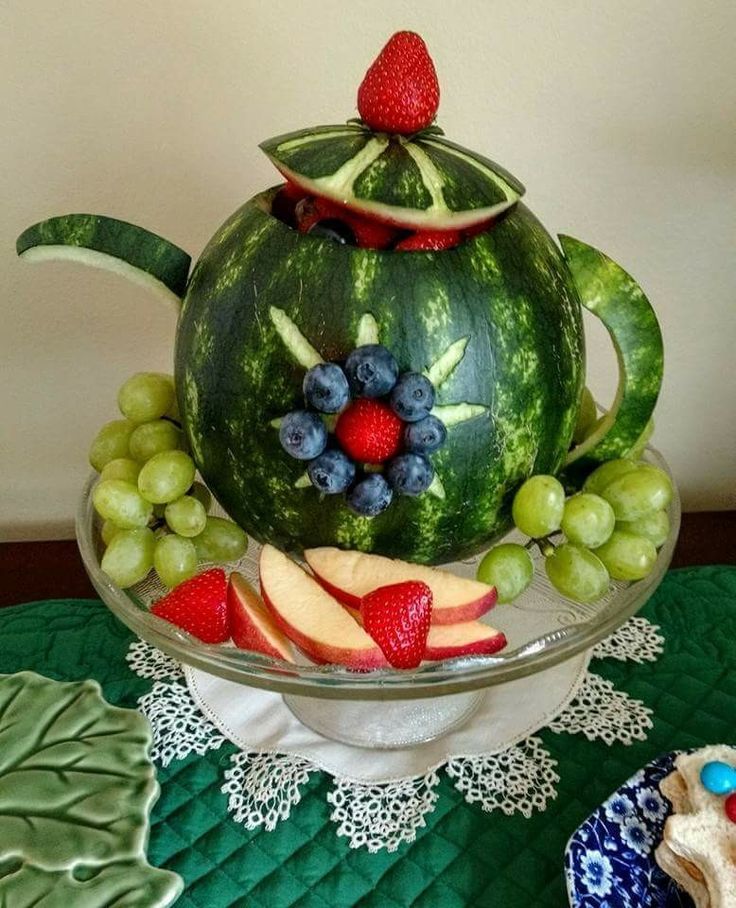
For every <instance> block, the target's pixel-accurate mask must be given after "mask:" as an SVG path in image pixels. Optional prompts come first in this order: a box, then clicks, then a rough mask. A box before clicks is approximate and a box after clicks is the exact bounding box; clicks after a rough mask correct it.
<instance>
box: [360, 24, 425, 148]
mask: <svg viewBox="0 0 736 908" xmlns="http://www.w3.org/2000/svg"><path fill="white" fill-rule="evenodd" d="M439 103H440V86H439V84H438V82H437V73H436V72H435V68H434V63H432V58H431V57H430V56H429V53H428V51H427V45H426V44H425V43H424V41H422V39H421V38H420V37H419V35H417V34H416V33H415V32H396V34H395V35H392V36H391V37H390V38H389V40H388V43H387V44H386V46H385V47H384V48H383V50H382V51H381V53H380V54H379V55H378V56H377V57H376V59H375V60H374V61H373V63H372V64H371V67H370V69H369V70H368V72H367V73H366V74H365V76H364V77H363V81H362V82H361V83H360V88H359V89H358V111H359V113H360V115H361V117H362V118H363V120H364V121H365V122H366V124H367V125H368V126H370V128H371V129H374V130H376V131H378V132H392V133H400V134H401V135H407V136H408V135H411V134H412V133H414V132H418V131H419V130H420V129H425V128H426V127H427V126H429V125H430V124H431V123H432V121H433V120H434V118H435V116H436V114H437V108H438V107H439Z"/></svg>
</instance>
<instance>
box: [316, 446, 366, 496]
mask: <svg viewBox="0 0 736 908" xmlns="http://www.w3.org/2000/svg"><path fill="white" fill-rule="evenodd" d="M307 473H309V478H310V480H311V481H312V485H313V486H314V487H315V489H318V490H319V491H320V492H325V493H326V494H327V495H337V494H338V492H344V491H345V490H346V489H348V488H349V487H350V484H351V483H352V481H353V480H354V479H355V464H354V463H353V462H352V460H350V458H349V457H346V456H345V454H343V452H342V451H325V452H324V454H320V455H319V457H317V458H315V459H314V460H313V461H312V462H311V463H310V464H309V466H308V467H307Z"/></svg>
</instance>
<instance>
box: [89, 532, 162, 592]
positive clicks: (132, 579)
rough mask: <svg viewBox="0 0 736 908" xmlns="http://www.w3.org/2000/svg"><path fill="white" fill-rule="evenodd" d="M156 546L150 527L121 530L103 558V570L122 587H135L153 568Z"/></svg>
mask: <svg viewBox="0 0 736 908" xmlns="http://www.w3.org/2000/svg"><path fill="white" fill-rule="evenodd" d="M154 544H155V540H154V537H153V533H152V532H151V530H149V529H148V527H138V528H137V529H134V530H119V531H118V532H117V533H116V534H115V536H114V537H113V539H112V540H111V541H110V544H109V545H108V547H107V549H106V551H105V554H104V555H103V556H102V562H101V566H102V570H103V571H104V572H105V573H106V574H107V576H108V577H109V578H110V580H112V582H113V583H116V584H117V585H118V586H120V587H123V588H125V587H129V586H135V584H136V583H140V582H141V580H143V579H144V578H145V577H146V575H147V574H148V572H149V571H150V570H151V568H152V567H153V548H154Z"/></svg>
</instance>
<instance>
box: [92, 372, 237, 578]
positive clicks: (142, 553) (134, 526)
mask: <svg viewBox="0 0 736 908" xmlns="http://www.w3.org/2000/svg"><path fill="white" fill-rule="evenodd" d="M118 408H119V409H120V412H121V413H122V415H123V417H124V418H123V419H115V420H113V421H112V422H108V423H106V424H105V425H104V426H103V427H102V428H101V429H100V431H99V432H98V433H97V435H96V436H95V439H94V441H93V442H92V446H91V447H90V452H89V461H90V463H91V464H92V466H93V467H94V469H95V470H97V472H98V473H99V474H100V479H99V482H98V483H97V485H96V486H95V488H94V491H93V493H92V502H93V504H94V507H95V510H96V511H97V513H98V514H99V515H100V517H101V518H102V519H103V521H104V522H103V524H102V529H101V536H102V541H103V542H104V544H105V546H106V548H105V553H104V555H103V556H102V570H103V571H104V572H105V573H106V574H107V576H108V577H109V578H110V579H111V580H112V581H113V583H116V584H117V585H118V586H120V587H131V586H134V585H135V584H136V583H140V581H141V580H143V579H144V578H145V577H146V576H147V575H148V572H149V571H150V570H151V568H155V569H156V572H157V573H158V576H159V578H160V579H161V582H162V583H163V584H164V585H165V586H167V587H174V586H177V585H178V584H179V583H181V582H182V581H183V580H187V579H188V578H189V577H192V576H193V575H194V574H196V573H197V568H198V565H199V562H202V561H205V562H218V563H220V562H226V561H235V560H237V559H238V558H240V557H241V556H242V555H243V554H244V552H245V550H246V546H247V537H246V535H245V533H244V532H243V531H242V530H241V529H240V527H239V526H237V525H236V524H234V523H233V522H232V521H230V520H224V519H223V518H220V517H211V516H209V515H208V511H209V508H210V505H211V503H212V496H211V495H210V493H209V490H208V489H207V488H206V487H205V486H204V485H203V484H202V483H200V482H197V481H196V480H195V473H196V469H195V466H194V461H193V460H192V458H191V457H190V456H189V454H188V453H187V450H186V441H185V438H184V433H183V432H182V430H181V426H180V424H179V413H178V410H177V405H176V396H175V393H174V381H173V379H172V377H171V376H170V375H162V374H160V373H157V372H139V373H137V374H136V375H133V376H132V377H131V378H129V379H128V381H126V382H125V384H124V385H123V386H122V387H121V388H120V391H119V392H118Z"/></svg>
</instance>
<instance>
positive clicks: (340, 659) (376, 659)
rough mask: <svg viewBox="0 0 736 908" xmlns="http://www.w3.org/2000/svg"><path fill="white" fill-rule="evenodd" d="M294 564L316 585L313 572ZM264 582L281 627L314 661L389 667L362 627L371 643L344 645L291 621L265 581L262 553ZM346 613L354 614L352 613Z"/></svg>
mask: <svg viewBox="0 0 736 908" xmlns="http://www.w3.org/2000/svg"><path fill="white" fill-rule="evenodd" d="M264 552H265V548H264ZM293 567H294V568H295V569H296V570H298V571H299V572H301V573H302V574H303V575H304V579H305V581H306V582H307V583H308V584H315V585H316V581H315V579H314V577H312V575H311V574H308V573H307V572H306V571H304V570H303V569H302V568H300V567H299V566H298V565H293ZM260 583H261V596H262V597H263V601H264V603H265V605H266V608H267V609H268V610H269V612H270V614H271V616H272V618H273V620H274V622H275V624H276V625H277V627H278V628H279V629H280V630H281V632H282V633H283V634H285V635H286V636H287V637H288V638H289V640H291V641H292V643H295V644H296V645H297V646H298V647H299V649H300V650H301V651H302V652H303V653H304V654H305V655H306V656H308V657H309V658H310V659H311V660H312V661H313V662H316V663H318V664H320V665H344V666H345V667H346V668H351V669H357V670H359V671H370V670H371V669H374V668H388V667H389V664H388V662H387V661H386V657H385V656H384V655H383V653H382V652H381V649H380V647H379V646H378V644H377V643H374V642H373V641H372V640H371V639H370V637H368V635H367V634H365V631H363V630H362V629H361V631H360V633H361V635H364V636H365V639H366V642H368V641H370V645H369V646H366V647H365V648H363V647H361V648H356V647H344V646H343V647H341V646H337V645H333V644H331V643H328V642H325V641H320V640H314V639H313V638H311V637H309V636H308V635H307V634H306V633H304V632H303V631H302V630H298V629H297V628H295V627H294V626H293V625H292V624H291V623H290V622H289V621H287V620H286V618H285V617H284V615H283V613H282V611H281V610H280V609H279V607H278V605H277V604H276V603H275V602H274V601H273V599H272V598H271V596H270V595H269V593H268V590H267V586H268V584H267V583H264V578H263V555H262V556H261V571H260ZM297 595H298V593H297ZM333 598H334V597H333ZM335 607H336V608H338V609H341V608H342V606H341V605H340V604H339V602H337V601H336V602H335ZM346 614H350V613H349V612H348V613H346ZM351 620H352V617H351ZM356 628H359V625H358V622H356Z"/></svg>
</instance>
